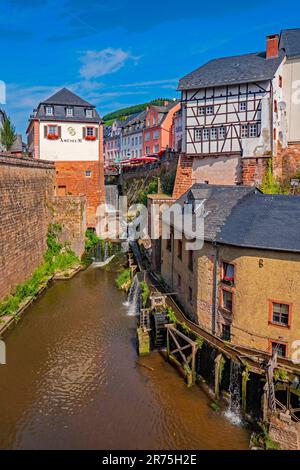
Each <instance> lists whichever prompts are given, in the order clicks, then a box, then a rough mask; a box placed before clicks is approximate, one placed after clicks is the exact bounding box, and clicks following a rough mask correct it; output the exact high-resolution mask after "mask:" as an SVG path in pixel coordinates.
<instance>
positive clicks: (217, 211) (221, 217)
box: [176, 183, 258, 241]
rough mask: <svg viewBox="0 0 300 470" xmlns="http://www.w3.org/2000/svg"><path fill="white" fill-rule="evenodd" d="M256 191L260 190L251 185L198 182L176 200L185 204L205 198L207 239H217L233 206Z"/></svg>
mask: <svg viewBox="0 0 300 470" xmlns="http://www.w3.org/2000/svg"><path fill="white" fill-rule="evenodd" d="M256 191H258V190H257V189H256V188H253V187H250V186H236V185H235V186H221V185H210V184H199V183H196V184H194V185H193V186H192V187H191V189H190V190H189V191H187V192H186V193H185V194H184V195H183V196H181V198H180V199H179V200H178V201H176V202H178V203H179V204H184V203H185V202H192V200H195V201H197V202H199V203H200V201H203V200H205V203H204V210H205V213H206V214H207V215H206V216H205V222H204V230H205V239H206V240H207V241H216V240H217V236H218V233H220V232H221V229H222V227H223V225H224V223H225V221H226V219H227V217H228V215H229V214H230V212H231V210H232V208H233V207H234V206H235V205H236V204H237V202H238V201H239V200H240V199H241V198H244V197H245V196H247V195H248V194H253V193H255V192H256Z"/></svg>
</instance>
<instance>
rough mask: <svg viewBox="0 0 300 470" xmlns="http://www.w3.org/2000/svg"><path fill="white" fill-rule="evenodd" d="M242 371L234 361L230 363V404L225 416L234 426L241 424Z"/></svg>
mask: <svg viewBox="0 0 300 470" xmlns="http://www.w3.org/2000/svg"><path fill="white" fill-rule="evenodd" d="M240 378H241V369H240V365H239V364H237V363H236V362H234V361H231V363H230V385H229V393H230V403H229V407H228V409H227V411H226V412H225V416H226V417H227V418H228V419H229V421H231V422H232V423H233V424H236V425H238V424H241V422H242V418H241V381H240Z"/></svg>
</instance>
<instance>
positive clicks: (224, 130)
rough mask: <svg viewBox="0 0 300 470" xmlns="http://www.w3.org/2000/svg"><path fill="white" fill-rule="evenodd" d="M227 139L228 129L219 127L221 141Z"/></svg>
mask: <svg viewBox="0 0 300 470" xmlns="http://www.w3.org/2000/svg"><path fill="white" fill-rule="evenodd" d="M225 137H226V127H225V126H222V127H219V139H225Z"/></svg>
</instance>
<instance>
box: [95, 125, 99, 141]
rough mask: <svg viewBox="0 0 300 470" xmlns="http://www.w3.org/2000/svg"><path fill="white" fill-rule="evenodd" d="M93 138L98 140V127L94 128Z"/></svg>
mask: <svg viewBox="0 0 300 470" xmlns="http://www.w3.org/2000/svg"><path fill="white" fill-rule="evenodd" d="M95 136H96V139H98V127H95Z"/></svg>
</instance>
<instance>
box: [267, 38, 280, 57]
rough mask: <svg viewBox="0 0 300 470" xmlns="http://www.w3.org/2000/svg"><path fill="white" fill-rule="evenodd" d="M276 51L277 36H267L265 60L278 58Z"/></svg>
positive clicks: (277, 48)
mask: <svg viewBox="0 0 300 470" xmlns="http://www.w3.org/2000/svg"><path fill="white" fill-rule="evenodd" d="M278 50H279V34H272V35H271V36H267V51H266V56H267V59H272V58H274V57H278Z"/></svg>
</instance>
